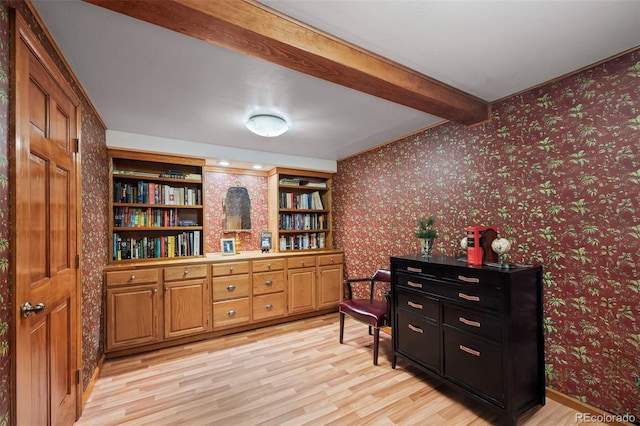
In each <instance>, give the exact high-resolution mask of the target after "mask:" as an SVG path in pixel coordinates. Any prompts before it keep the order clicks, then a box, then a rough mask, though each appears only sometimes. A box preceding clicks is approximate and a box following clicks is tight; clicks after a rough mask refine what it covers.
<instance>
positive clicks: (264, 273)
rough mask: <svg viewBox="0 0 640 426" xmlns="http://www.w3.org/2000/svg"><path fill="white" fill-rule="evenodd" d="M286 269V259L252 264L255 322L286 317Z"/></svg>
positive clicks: (257, 261) (260, 261) (255, 261)
mask: <svg viewBox="0 0 640 426" xmlns="http://www.w3.org/2000/svg"><path fill="white" fill-rule="evenodd" d="M284 267H285V260H284V259H268V260H254V261H253V262H252V270H253V277H252V282H253V287H252V295H253V300H252V302H253V303H252V304H253V311H252V312H253V321H263V320H267V319H273V318H278V317H283V316H285V315H286V313H287V305H286V300H285V296H284V290H285V282H286V280H285V275H284Z"/></svg>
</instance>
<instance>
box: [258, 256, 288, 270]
mask: <svg viewBox="0 0 640 426" xmlns="http://www.w3.org/2000/svg"><path fill="white" fill-rule="evenodd" d="M283 269H284V259H265V260H254V261H253V272H269V271H282V270H283Z"/></svg>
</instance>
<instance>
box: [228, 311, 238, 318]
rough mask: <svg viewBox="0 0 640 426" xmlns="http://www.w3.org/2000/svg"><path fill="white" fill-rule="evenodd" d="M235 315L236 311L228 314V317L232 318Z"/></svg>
mask: <svg viewBox="0 0 640 426" xmlns="http://www.w3.org/2000/svg"><path fill="white" fill-rule="evenodd" d="M235 314H236V311H234V310H231V311H229V312H227V315H229V316H230V317H232V316H234V315H235Z"/></svg>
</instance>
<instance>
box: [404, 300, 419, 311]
mask: <svg viewBox="0 0 640 426" xmlns="http://www.w3.org/2000/svg"><path fill="white" fill-rule="evenodd" d="M407 305H409V306H411V307H412V308H416V309H422V305H421V304H419V303H413V302H412V301H411V300H409V301H407Z"/></svg>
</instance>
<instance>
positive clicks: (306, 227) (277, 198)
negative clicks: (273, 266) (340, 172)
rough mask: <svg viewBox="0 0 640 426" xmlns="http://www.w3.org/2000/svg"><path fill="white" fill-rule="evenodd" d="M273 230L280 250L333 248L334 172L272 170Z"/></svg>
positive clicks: (270, 205)
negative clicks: (332, 194)
mask: <svg viewBox="0 0 640 426" xmlns="http://www.w3.org/2000/svg"><path fill="white" fill-rule="evenodd" d="M269 230H270V231H271V232H272V233H273V235H274V241H273V245H274V247H275V249H276V250H277V251H279V252H293V251H314V250H323V249H332V248H333V240H332V232H331V174H329V173H321V172H311V171H302V170H293V169H277V168H276V169H274V170H272V171H271V172H270V174H269Z"/></svg>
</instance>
